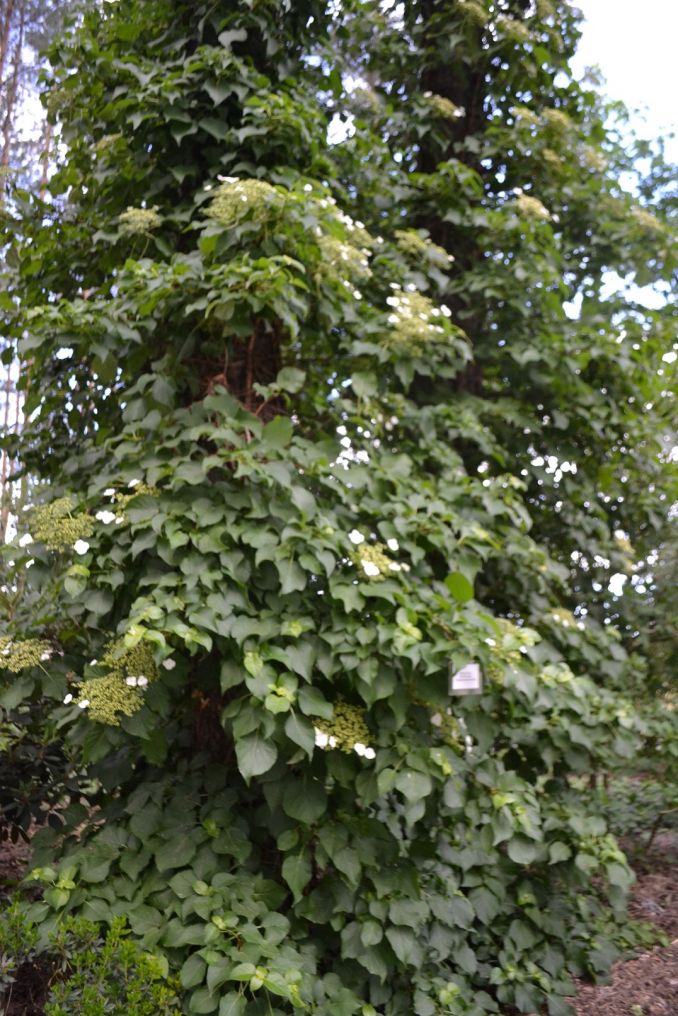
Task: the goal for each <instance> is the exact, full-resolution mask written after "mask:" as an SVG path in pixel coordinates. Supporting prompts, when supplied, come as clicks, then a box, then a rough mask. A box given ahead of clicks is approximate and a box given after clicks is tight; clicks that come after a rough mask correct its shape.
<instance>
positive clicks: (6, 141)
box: [0, 0, 26, 167]
mask: <svg viewBox="0 0 678 1016" xmlns="http://www.w3.org/2000/svg"><path fill="white" fill-rule="evenodd" d="M25 28H26V0H20V6H19V26H18V31H17V35H16V39H15V43H14V56H13V59H12V75H11V78H10V80H9V83H8V86H7V96H6V101H5V110H4V114H5V115H4V119H3V122H2V153H0V166H5V167H6V166H9V156H10V151H11V144H12V127H13V125H14V112H15V108H16V101H17V97H18V94H19V78H20V74H21V66H22V50H23V44H24V31H25Z"/></svg>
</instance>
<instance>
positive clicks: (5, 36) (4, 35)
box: [0, 0, 16, 82]
mask: <svg viewBox="0 0 678 1016" xmlns="http://www.w3.org/2000/svg"><path fill="white" fill-rule="evenodd" d="M15 6H16V0H7V3H6V4H4V3H3V9H2V11H1V12H0V16H1V20H0V82H2V80H3V78H4V76H5V63H6V60H7V50H8V49H9V37H10V34H11V30H12V17H13V15H14V8H15Z"/></svg>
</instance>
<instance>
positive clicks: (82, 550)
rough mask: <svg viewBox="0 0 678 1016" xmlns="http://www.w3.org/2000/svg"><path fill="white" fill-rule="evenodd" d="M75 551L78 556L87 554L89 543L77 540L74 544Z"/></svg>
mask: <svg viewBox="0 0 678 1016" xmlns="http://www.w3.org/2000/svg"><path fill="white" fill-rule="evenodd" d="M73 550H74V551H75V553H76V554H86V553H87V551H88V550H89V543H88V542H87V540H76V541H75V543H74V544H73Z"/></svg>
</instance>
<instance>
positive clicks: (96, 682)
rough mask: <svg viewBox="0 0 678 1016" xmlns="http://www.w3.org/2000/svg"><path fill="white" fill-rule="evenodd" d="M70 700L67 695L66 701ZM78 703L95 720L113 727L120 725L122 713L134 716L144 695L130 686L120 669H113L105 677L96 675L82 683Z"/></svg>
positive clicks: (140, 705)
mask: <svg viewBox="0 0 678 1016" xmlns="http://www.w3.org/2000/svg"><path fill="white" fill-rule="evenodd" d="M66 700H68V701H70V700H71V696H69V695H67V696H66V699H65V700H64V701H66ZM77 705H79V706H80V708H81V709H87V710H88V712H89V715H90V716H91V718H92V719H93V720H97V721H98V722H99V723H106V724H108V725H109V726H111V727H119V726H120V713H123V714H124V715H125V716H133V715H134V713H136V712H138V711H139V709H141V707H142V705H143V695H142V693H141V692H140V691H139V690H138V689H137V688H133V687H130V686H129V685H128V684H127V683H126V682H125V679H124V678H123V677H122V674H120V673H119V672H118V671H111V673H110V674H105V675H104V676H103V677H94V678H91V679H90V680H89V681H83V682H82V684H81V685H80V697H79V699H78V701H77Z"/></svg>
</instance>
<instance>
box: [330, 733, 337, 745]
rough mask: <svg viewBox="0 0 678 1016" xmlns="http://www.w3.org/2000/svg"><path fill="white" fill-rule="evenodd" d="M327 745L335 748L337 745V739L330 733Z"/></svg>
mask: <svg viewBox="0 0 678 1016" xmlns="http://www.w3.org/2000/svg"><path fill="white" fill-rule="evenodd" d="M329 745H330V748H336V747H337V739H336V737H332V735H330V741H329Z"/></svg>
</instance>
